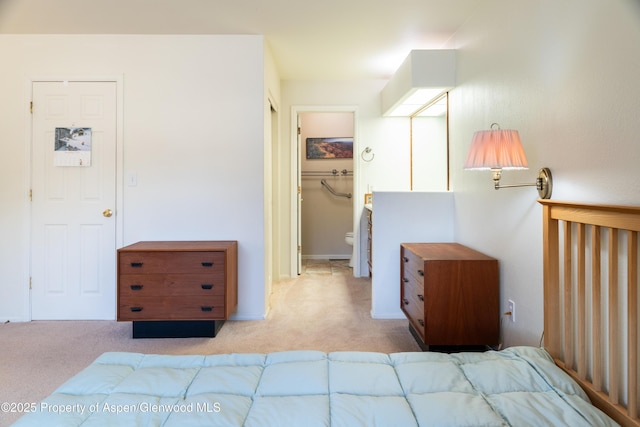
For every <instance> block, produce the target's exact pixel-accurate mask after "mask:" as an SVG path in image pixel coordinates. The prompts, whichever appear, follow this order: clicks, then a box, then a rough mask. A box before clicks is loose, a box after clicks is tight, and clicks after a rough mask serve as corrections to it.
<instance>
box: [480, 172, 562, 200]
mask: <svg viewBox="0 0 640 427" xmlns="http://www.w3.org/2000/svg"><path fill="white" fill-rule="evenodd" d="M500 178H501V171H500V170H499V169H498V170H493V185H494V188H495V189H496V190H499V189H501V188H513V187H536V189H537V190H538V194H539V195H540V198H541V199H549V198H551V189H552V186H553V184H552V182H553V181H552V178H551V171H550V170H549V168H542V169H540V170H539V171H538V177H537V178H536V182H534V183H532V184H500Z"/></svg>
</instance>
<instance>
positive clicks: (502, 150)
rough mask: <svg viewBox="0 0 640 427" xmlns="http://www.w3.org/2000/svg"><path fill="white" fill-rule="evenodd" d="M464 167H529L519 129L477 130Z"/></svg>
mask: <svg viewBox="0 0 640 427" xmlns="http://www.w3.org/2000/svg"><path fill="white" fill-rule="evenodd" d="M492 126H493V125H492ZM464 168H465V169H528V168H529V166H528V164H527V157H526V156H525V154H524V148H522V142H521V141H520V135H519V134H518V131H517V130H510V129H506V130H502V129H491V130H481V131H478V132H475V133H474V134H473V140H472V141H471V147H470V148H469V153H468V154H467V160H466V161H465V162H464Z"/></svg>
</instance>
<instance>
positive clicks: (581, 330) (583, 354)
mask: <svg viewBox="0 0 640 427" xmlns="http://www.w3.org/2000/svg"><path fill="white" fill-rule="evenodd" d="M586 239H587V237H586V235H585V225H584V224H578V351H577V353H578V377H579V378H580V379H582V380H584V379H586V378H587V343H586V321H587V314H586V313H587V311H586V310H587V309H586V304H587V291H586V287H587V285H586V280H587V279H586V274H587V273H586V268H587V267H586V265H587V260H586V256H587V254H586V251H587V243H586Z"/></svg>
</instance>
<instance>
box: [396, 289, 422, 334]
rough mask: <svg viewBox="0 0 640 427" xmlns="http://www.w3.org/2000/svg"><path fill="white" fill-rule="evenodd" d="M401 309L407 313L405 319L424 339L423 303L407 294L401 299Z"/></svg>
mask: <svg viewBox="0 0 640 427" xmlns="http://www.w3.org/2000/svg"><path fill="white" fill-rule="evenodd" d="M402 311H403V312H404V313H405V314H406V315H407V319H408V320H409V322H411V324H412V325H413V327H414V329H415V330H416V332H418V334H419V335H420V337H421V338H422V339H423V340H424V337H425V328H426V325H425V318H426V317H425V315H424V309H423V303H421V302H419V301H416V299H415V298H413V297H411V296H409V295H407V296H405V297H404V298H403V299H402Z"/></svg>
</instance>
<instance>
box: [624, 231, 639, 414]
mask: <svg viewBox="0 0 640 427" xmlns="http://www.w3.org/2000/svg"><path fill="white" fill-rule="evenodd" d="M637 261H638V233H637V232H635V231H629V232H628V236H627V287H628V290H627V296H628V298H627V311H628V314H627V353H628V355H627V365H628V367H627V384H628V394H629V399H628V400H629V404H628V409H629V416H631V417H637V416H638V409H637V401H638V400H637V399H638V351H637V349H638V264H637Z"/></svg>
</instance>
